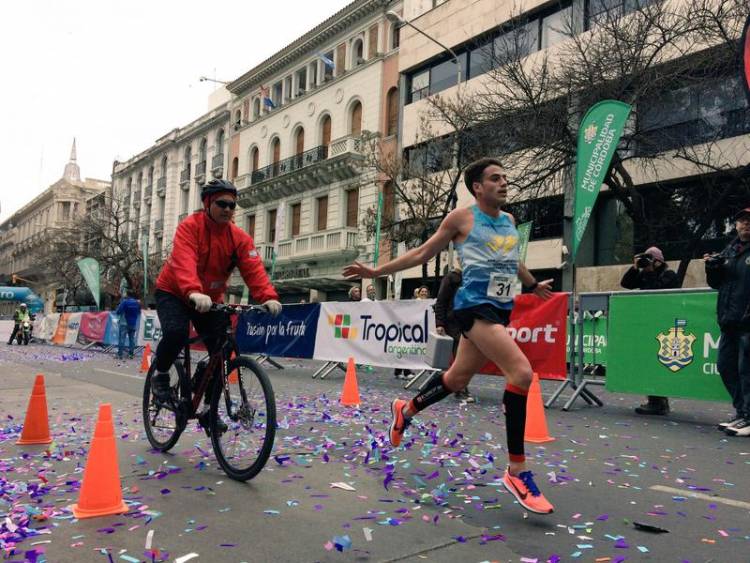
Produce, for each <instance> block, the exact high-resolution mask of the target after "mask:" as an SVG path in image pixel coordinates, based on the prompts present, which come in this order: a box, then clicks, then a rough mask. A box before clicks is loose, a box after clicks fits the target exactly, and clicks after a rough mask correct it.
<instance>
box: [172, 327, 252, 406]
mask: <svg viewBox="0 0 750 563" xmlns="http://www.w3.org/2000/svg"><path fill="white" fill-rule="evenodd" d="M227 321H228V322H227V326H226V328H225V331H224V333H223V334H221V335H220V337H219V342H218V346H217V348H216V350H215V351H214V352H213V353H209V356H208V364H207V365H206V369H205V370H203V373H202V374H201V378H200V380H199V381H197V382H196V384H197V385H196V388H195V389H193V388H192V385H191V382H192V376H193V373H192V369H191V365H190V363H191V362H190V345H191V344H195V343H196V342H201V341H203V337H201V336H195V337H193V338H191V339H189V340H188V343H187V344H186V345H185V348H183V352H182V354H183V359H182V367H183V368H184V370H185V375H186V377H185V381H181V382H180V385H181V387H182V388H181V391H182V396H183V397H191V398H192V401H191V403H190V407H191V409H190V413H189V415H188V416H189V417H190V418H193V417H194V416H195V414H196V413H197V412H198V409H199V408H200V405H201V401H202V400H203V396H204V395H205V394H206V390H207V389H208V386H209V385H210V384H211V382H212V379H213V377H214V376H215V375H216V374H218V376H219V377H221V378H222V380H223V379H225V378H226V376H227V367H228V365H229V360H230V359H231V357H232V353H233V352H234V354H235V355H237V356H239V353H240V351H239V348H238V347H237V340H236V339H235V336H234V330H233V328H232V323H231V320H229V318H228V319H227ZM243 393H244V390H243Z"/></svg>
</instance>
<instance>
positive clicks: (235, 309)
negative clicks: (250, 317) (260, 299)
mask: <svg viewBox="0 0 750 563" xmlns="http://www.w3.org/2000/svg"><path fill="white" fill-rule="evenodd" d="M210 310H211V311H221V312H223V313H228V314H230V315H238V314H240V313H243V312H245V311H258V312H260V313H268V309H267V308H266V307H265V306H263V305H231V304H228V303H212V304H211V309H210Z"/></svg>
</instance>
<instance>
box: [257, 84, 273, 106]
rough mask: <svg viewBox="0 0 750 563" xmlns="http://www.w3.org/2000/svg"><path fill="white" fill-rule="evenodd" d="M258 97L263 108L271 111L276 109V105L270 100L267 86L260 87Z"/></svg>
mask: <svg viewBox="0 0 750 563" xmlns="http://www.w3.org/2000/svg"><path fill="white" fill-rule="evenodd" d="M260 97H261V98H263V105H264V106H266V107H269V108H271V109H274V108H275V107H276V104H274V103H273V100H272V99H271V92H270V91H269V89H268V86H261V87H260Z"/></svg>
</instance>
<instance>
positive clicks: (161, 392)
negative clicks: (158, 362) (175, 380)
mask: <svg viewBox="0 0 750 563" xmlns="http://www.w3.org/2000/svg"><path fill="white" fill-rule="evenodd" d="M151 392H152V393H153V394H154V397H155V398H156V400H157V401H158V402H160V403H168V402H169V401H170V399H171V398H172V388H171V387H170V386H169V374H168V373H158V372H157V373H155V374H154V375H153V377H152V378H151Z"/></svg>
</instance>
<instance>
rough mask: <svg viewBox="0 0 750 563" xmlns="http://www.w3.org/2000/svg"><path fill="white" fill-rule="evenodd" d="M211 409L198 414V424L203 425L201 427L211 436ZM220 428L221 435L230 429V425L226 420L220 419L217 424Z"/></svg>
mask: <svg viewBox="0 0 750 563" xmlns="http://www.w3.org/2000/svg"><path fill="white" fill-rule="evenodd" d="M208 415H209V411H206V412H204V413H203V414H201V415H200V416H198V424H200V425H201V428H203V430H204V431H205V432H206V435H207V436H211V430H210V423H209V417H208ZM216 426H218V428H219V436H221V435H222V434H224V432H226V431H227V430H229V427H228V426H227V425H226V424H224V421H223V420H221V418H220V419H219V422H218V424H217V425H216Z"/></svg>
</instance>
